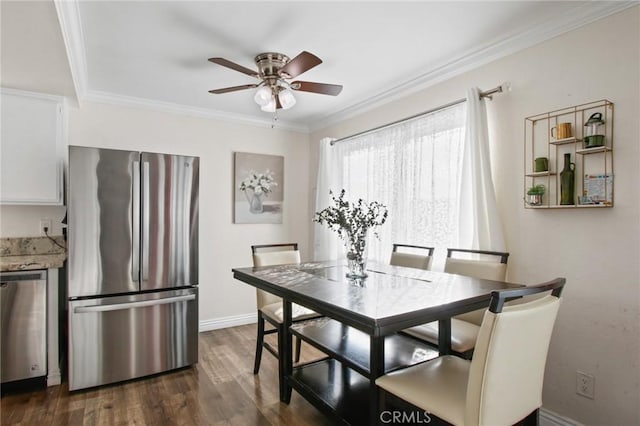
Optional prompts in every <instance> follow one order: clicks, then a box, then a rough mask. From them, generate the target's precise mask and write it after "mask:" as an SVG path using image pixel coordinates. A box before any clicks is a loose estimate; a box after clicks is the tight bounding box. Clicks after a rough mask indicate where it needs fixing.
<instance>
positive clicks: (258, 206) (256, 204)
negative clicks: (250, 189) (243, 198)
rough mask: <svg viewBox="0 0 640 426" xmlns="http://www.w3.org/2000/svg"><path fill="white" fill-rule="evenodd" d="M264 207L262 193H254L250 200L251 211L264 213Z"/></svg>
mask: <svg viewBox="0 0 640 426" xmlns="http://www.w3.org/2000/svg"><path fill="white" fill-rule="evenodd" d="M263 210H264V207H263V205H262V194H256V193H253V195H252V197H251V199H250V200H249V211H250V212H251V213H254V214H258V213H262V212H263Z"/></svg>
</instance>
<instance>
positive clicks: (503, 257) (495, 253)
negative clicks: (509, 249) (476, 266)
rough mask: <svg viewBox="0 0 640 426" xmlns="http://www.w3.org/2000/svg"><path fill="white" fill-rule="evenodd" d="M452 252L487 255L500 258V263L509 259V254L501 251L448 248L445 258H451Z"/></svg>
mask: <svg viewBox="0 0 640 426" xmlns="http://www.w3.org/2000/svg"><path fill="white" fill-rule="evenodd" d="M453 252H460V253H473V254H487V255H491V256H498V257H500V263H505V264H506V263H507V259H509V253H505V252H501V251H488V250H471V249H455V248H448V249H447V257H451V255H452V254H453Z"/></svg>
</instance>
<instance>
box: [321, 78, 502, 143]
mask: <svg viewBox="0 0 640 426" xmlns="http://www.w3.org/2000/svg"><path fill="white" fill-rule="evenodd" d="M510 90H511V84H509V83H502V84H501V85H500V86H498V87H494V88H493V89H489V90H485V91H484V92H480V99H482V98H489V99H493V98H492V95H494V94H496V93H502V92H505V91H510ZM466 101H467V98H463V99H458V100H457V101H453V102H449V103H448V104H444V105H440V106H439V107H435V108H431V109H430V110H427V111H423V112H420V113H418V114H414V115H412V116H409V117H405V118H401V119H400V120H396V121H392V122H391V123H387V124H383V125H381V126H378V127H374V128H373V129H369V130H363V131H362V132H358V133H355V134H353V135H351V136H345V137H344V138H340V139H334V140H332V141H331V145H333V144H336V143H338V142H344V141H346V140H349V139H353V138H355V137H358V136H362V135H366V134H367V133H371V132H375V131H378V130H382V129H386V128H387V127H391V126H395V125H396V124H400V123H403V122H405V121H409V120H413V119H414V118H418V117H422V116H423V115H427V114H431V113H433V112H436V111H440V110H443V109H446V108H449V107H452V106H454V105H458V104H461V103H463V102H466Z"/></svg>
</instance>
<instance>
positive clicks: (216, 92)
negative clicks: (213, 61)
mask: <svg viewBox="0 0 640 426" xmlns="http://www.w3.org/2000/svg"><path fill="white" fill-rule="evenodd" d="M254 87H258V85H257V84H245V85H243V86H233V87H225V88H223V89H214V90H209V93H213V94H214V95H220V94H222V93H229V92H236V91H238V90H244V89H253V88H254Z"/></svg>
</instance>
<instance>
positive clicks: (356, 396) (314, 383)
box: [289, 358, 370, 425]
mask: <svg viewBox="0 0 640 426" xmlns="http://www.w3.org/2000/svg"><path fill="white" fill-rule="evenodd" d="M289 383H290V384H291V386H292V387H293V389H295V390H296V391H297V392H298V393H300V395H302V396H303V397H304V398H305V399H306V400H307V401H309V402H311V403H312V404H313V405H314V406H315V407H316V408H317V409H319V410H320V411H322V412H323V413H325V414H327V415H328V416H330V417H331V418H333V419H334V420H336V421H338V422H340V423H342V424H350V425H368V424H370V423H369V405H370V404H369V396H370V393H369V389H370V388H369V379H367V378H365V377H364V376H362V375H361V374H359V373H358V372H356V371H354V370H352V369H350V368H348V367H346V366H344V365H342V364H341V363H340V362H338V361H337V360H335V359H331V358H329V359H325V360H322V361H317V362H314V363H311V364H306V365H303V366H300V367H296V368H294V370H293V374H292V376H291V377H290V378H289Z"/></svg>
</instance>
